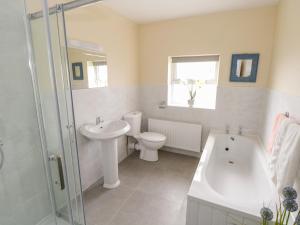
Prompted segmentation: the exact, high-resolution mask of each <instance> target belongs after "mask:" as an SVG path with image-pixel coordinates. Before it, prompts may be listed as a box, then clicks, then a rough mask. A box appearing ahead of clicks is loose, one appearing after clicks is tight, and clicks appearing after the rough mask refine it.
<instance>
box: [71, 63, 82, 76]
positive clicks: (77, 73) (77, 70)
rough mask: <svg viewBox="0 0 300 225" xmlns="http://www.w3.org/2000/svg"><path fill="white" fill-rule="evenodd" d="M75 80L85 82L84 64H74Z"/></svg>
mask: <svg viewBox="0 0 300 225" xmlns="http://www.w3.org/2000/svg"><path fill="white" fill-rule="evenodd" d="M72 72H73V80H83V69H82V62H76V63H72Z"/></svg>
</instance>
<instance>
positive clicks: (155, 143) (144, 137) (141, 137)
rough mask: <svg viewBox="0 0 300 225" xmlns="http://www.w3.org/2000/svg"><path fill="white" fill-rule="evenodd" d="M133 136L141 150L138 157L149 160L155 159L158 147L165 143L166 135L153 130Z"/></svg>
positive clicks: (156, 158)
mask: <svg viewBox="0 0 300 225" xmlns="http://www.w3.org/2000/svg"><path fill="white" fill-rule="evenodd" d="M135 138H136V139H137V140H138V142H139V148H140V150H141V153H140V159H143V160H145V161H151V162H154V161H157V160H158V149H160V148H161V147H162V146H163V145H164V144H165V142H166V136H164V135H162V134H159V133H154V132H144V133H140V134H138V135H135Z"/></svg>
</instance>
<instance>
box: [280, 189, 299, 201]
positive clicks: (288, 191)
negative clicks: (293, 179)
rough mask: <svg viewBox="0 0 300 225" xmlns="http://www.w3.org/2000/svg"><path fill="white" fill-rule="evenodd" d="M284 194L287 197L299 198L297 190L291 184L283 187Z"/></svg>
mask: <svg viewBox="0 0 300 225" xmlns="http://www.w3.org/2000/svg"><path fill="white" fill-rule="evenodd" d="M282 195H283V197H284V198H285V199H296V198H297V192H296V190H295V189H294V188H293V187H290V186H288V187H285V188H283V190H282Z"/></svg>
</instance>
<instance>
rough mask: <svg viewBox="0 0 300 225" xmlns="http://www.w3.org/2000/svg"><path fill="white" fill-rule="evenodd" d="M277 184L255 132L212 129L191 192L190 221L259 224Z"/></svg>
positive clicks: (193, 223) (202, 224) (221, 224)
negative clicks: (233, 132)
mask: <svg viewBox="0 0 300 225" xmlns="http://www.w3.org/2000/svg"><path fill="white" fill-rule="evenodd" d="M274 190H275V189H274V185H273V184H272V182H271V180H270V178H269V175H268V170H267V164H266V158H265V155H264V152H263V148H262V145H261V144H260V142H259V140H258V139H257V138H256V137H255V136H239V135H230V134H228V135H227V134H224V133H220V132H211V133H210V135H209V137H208V140H207V142H206V145H205V149H204V151H203V154H202V157H201V160H200V162H199V165H198V168H197V170H196V173H195V176H194V179H193V182H192V184H191V187H190V190H189V193H188V206H187V225H228V224H230V225H232V224H240V225H242V224H247V225H252V224H257V222H258V221H259V211H260V209H261V207H262V206H263V205H265V206H269V207H271V208H273V207H272V206H273V205H274V196H275V195H274V193H275V191H274Z"/></svg>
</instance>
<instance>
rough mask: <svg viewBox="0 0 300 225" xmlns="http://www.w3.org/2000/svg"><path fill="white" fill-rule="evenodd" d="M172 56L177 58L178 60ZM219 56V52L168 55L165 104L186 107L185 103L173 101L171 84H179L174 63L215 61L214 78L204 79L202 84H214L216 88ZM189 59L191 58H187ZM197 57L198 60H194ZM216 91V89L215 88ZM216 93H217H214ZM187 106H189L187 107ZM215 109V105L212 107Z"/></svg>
mask: <svg viewBox="0 0 300 225" xmlns="http://www.w3.org/2000/svg"><path fill="white" fill-rule="evenodd" d="M174 58H176V59H179V60H178V61H177V60H175V62H174V60H173V59H174ZM220 58H221V56H220V55H219V54H213V55H193V56H170V57H169V59H168V98H167V105H168V106H172V107H188V106H187V105H182V104H178V103H174V100H173V99H172V97H173V96H174V94H173V91H174V90H173V89H174V88H173V85H176V84H179V82H180V79H178V78H177V67H176V63H180V62H183V63H184V62H187V63H189V62H201V61H202V62H208V61H214V62H216V68H215V76H214V79H208V80H205V81H204V85H215V86H216V88H217V86H218V79H219V69H220ZM189 59H191V60H189ZM196 59H199V60H196ZM216 92H217V90H216ZM216 95H217V93H216ZM188 108H189V107H188ZM193 108H201V109H212V108H206V107H200V106H198V105H194V106H193ZM214 109H215V107H214Z"/></svg>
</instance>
